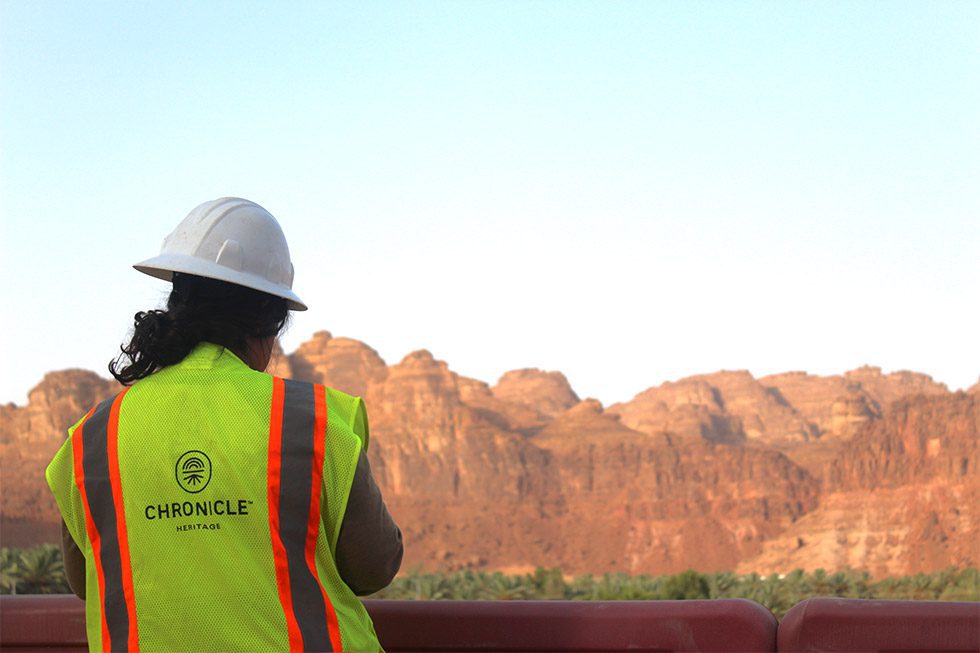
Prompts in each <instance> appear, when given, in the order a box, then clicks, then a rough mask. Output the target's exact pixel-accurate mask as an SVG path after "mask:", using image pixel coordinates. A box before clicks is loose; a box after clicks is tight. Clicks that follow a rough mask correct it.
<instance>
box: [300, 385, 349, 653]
mask: <svg viewBox="0 0 980 653" xmlns="http://www.w3.org/2000/svg"><path fill="white" fill-rule="evenodd" d="M313 403H314V406H315V409H314V410H315V414H316V418H315V419H314V427H313V469H312V470H311V474H312V481H313V482H312V483H311V484H310V515H309V519H308V521H307V526H306V566H307V567H309V570H310V573H311V574H313V578H315V579H316V582H317V585H319V586H320V592H321V594H323V603H324V607H325V608H326V613H327V614H326V616H327V630H328V632H329V633H330V644H331V646H332V648H333V650H334V651H340V650H342V648H343V647H342V646H341V642H340V624H339V623H337V613H336V611H335V610H334V607H333V603H331V602H330V597H329V596H327V590H326V588H325V587H324V586H323V583H322V582H320V573H319V572H318V571H317V568H316V538H317V534H318V533H319V532H320V491H321V488H322V482H323V456H324V450H325V449H326V433H327V391H326V388H324V386H322V385H315V386H313Z"/></svg>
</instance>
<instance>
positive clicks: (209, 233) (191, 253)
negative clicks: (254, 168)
mask: <svg viewBox="0 0 980 653" xmlns="http://www.w3.org/2000/svg"><path fill="white" fill-rule="evenodd" d="M133 267H134V268H136V269H137V270H139V271H140V272H143V273H145V274H148V275H150V276H151V277H156V278H158V279H163V280H165V281H172V280H173V276H174V272H182V273H184V274H193V275H197V276H199V277H206V278H208V279H218V280H220V281H227V282H228V283H233V284H237V285H239V286H245V287H246V288H252V289H253V290H259V291H261V292H264V293H268V294H270V295H274V296H276V297H282V298H283V299H285V300H286V301H287V302H288V305H289V308H290V309H291V310H294V311H305V310H306V304H304V303H303V300H301V299H300V298H299V297H297V296H296V293H294V292H293V290H292V288H293V264H292V262H291V261H290V260H289V247H288V246H287V245H286V237H285V236H284V235H283V233H282V229H281V228H280V227H279V223H278V222H276V219H275V218H274V217H272V214H271V213H269V212H268V211H266V210H265V209H263V208H262V207H261V206H259V205H258V204H256V203H255V202H250V201H248V200H243V199H241V198H239V197H222V198H220V199H216V200H212V201H210V202H205V203H204V204H201V205H199V206H198V207H197V208H195V209H194V210H193V211H191V212H190V213H189V214H188V215H187V217H186V218H184V219H183V220H182V221H181V223H180V224H179V225H177V228H176V229H174V230H173V231H172V232H171V233H170V235H169V236H167V237H166V238H165V239H164V241H163V247H162V248H161V249H160V255H159V256H155V257H153V258H151V259H147V260H145V261H141V262H140V263H137V264H136V265H134V266H133Z"/></svg>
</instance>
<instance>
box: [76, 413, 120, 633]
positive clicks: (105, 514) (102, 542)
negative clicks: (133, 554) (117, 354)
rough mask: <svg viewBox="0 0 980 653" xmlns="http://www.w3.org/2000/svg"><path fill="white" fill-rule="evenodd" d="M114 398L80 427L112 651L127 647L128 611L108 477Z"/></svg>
mask: <svg viewBox="0 0 980 653" xmlns="http://www.w3.org/2000/svg"><path fill="white" fill-rule="evenodd" d="M114 399H115V397H113V398H112V399H106V400H105V401H103V402H102V403H101V404H99V406H98V408H96V409H95V412H94V413H92V416H91V417H89V418H88V420H86V421H85V423H84V424H83V425H82V452H83V453H82V467H83V469H84V471H85V494H86V496H87V497H88V507H89V511H90V512H91V517H92V522H93V523H94V524H95V528H96V530H97V531H98V532H99V562H100V563H101V567H102V576H103V578H104V579H105V593H104V595H103V597H102V614H103V615H104V617H105V622H106V625H107V626H108V628H109V640H110V643H111V647H112V650H113V651H126V650H128V647H129V612H128V611H127V609H126V595H125V593H124V591H123V579H122V557H121V555H120V552H119V536H118V530H117V519H116V508H115V504H114V503H113V499H112V483H111V481H110V477H109V450H108V440H109V413H110V412H111V410H112V402H113V400H114Z"/></svg>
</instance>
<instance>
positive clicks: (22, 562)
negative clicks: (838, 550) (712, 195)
mask: <svg viewBox="0 0 980 653" xmlns="http://www.w3.org/2000/svg"><path fill="white" fill-rule="evenodd" d="M70 591H71V590H70V589H69V588H68V583H67V581H66V580H65V571H64V565H63V563H62V560H61V551H60V550H59V549H58V547H57V546H54V545H50V544H47V545H42V546H38V547H34V548H33V549H0V593H3V594H12V593H16V594H53V593H68V592H70ZM811 596H841V597H846V598H856V599H920V600H937V599H938V600H941V601H980V570H978V569H976V568H969V569H955V568H953V567H950V568H949V569H945V570H943V571H939V572H936V573H933V574H916V575H915V576H905V577H903V578H885V579H882V580H877V581H875V580H872V578H871V576H870V575H868V574H867V573H866V572H858V571H851V570H848V571H839V572H837V573H834V574H828V573H827V572H825V571H824V570H822V569H818V570H816V571H815V572H813V573H812V574H807V573H805V572H803V571H801V570H799V569H798V570H796V571H794V572H791V573H789V574H786V575H784V576H782V577H780V576H778V575H776V574H773V575H771V576H759V575H758V574H749V575H747V576H739V575H737V574H735V573H732V572H721V573H714V574H700V573H698V572H696V571H693V570H688V571H685V572H682V573H680V574H674V575H670V576H628V575H626V574H604V575H602V576H592V575H585V576H578V577H576V578H573V579H566V578H565V577H564V576H563V575H562V573H561V570H559V569H544V568H540V567H539V568H538V569H536V570H535V571H534V573H530V574H524V575H518V576H508V575H505V574H502V573H500V572H495V573H488V572H483V571H458V572H453V573H425V572H422V571H411V572H409V573H407V574H405V575H403V576H401V577H399V578H397V579H395V581H394V582H393V583H392V584H391V585H390V586H389V587H387V588H386V589H384V590H382V591H380V592H378V593H377V594H375V595H374V596H373V597H372V598H384V599H460V600H515V599H569V600H638V599H721V598H726V599H728V598H745V599H752V600H753V601H757V602H758V603H761V604H762V605H764V606H766V607H767V608H769V609H770V610H772V611H773V613H775V614H776V616H777V617H782V616H783V615H784V614H785V613H786V611H787V610H789V609H790V608H791V607H793V606H794V605H796V604H797V603H799V602H800V601H802V600H804V599H807V598H809V597H811Z"/></svg>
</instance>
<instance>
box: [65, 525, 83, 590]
mask: <svg viewBox="0 0 980 653" xmlns="http://www.w3.org/2000/svg"><path fill="white" fill-rule="evenodd" d="M61 555H62V557H63V558H64V561H65V577H66V578H67V579H68V587H70V588H71V591H72V592H74V593H75V596H77V597H78V598H80V599H84V598H85V556H84V555H83V554H82V552H81V551H80V550H79V548H78V545H77V544H75V539H74V538H73V537H72V536H71V532H69V530H68V527H67V526H66V525H65V521H64V520H62V521H61Z"/></svg>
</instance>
